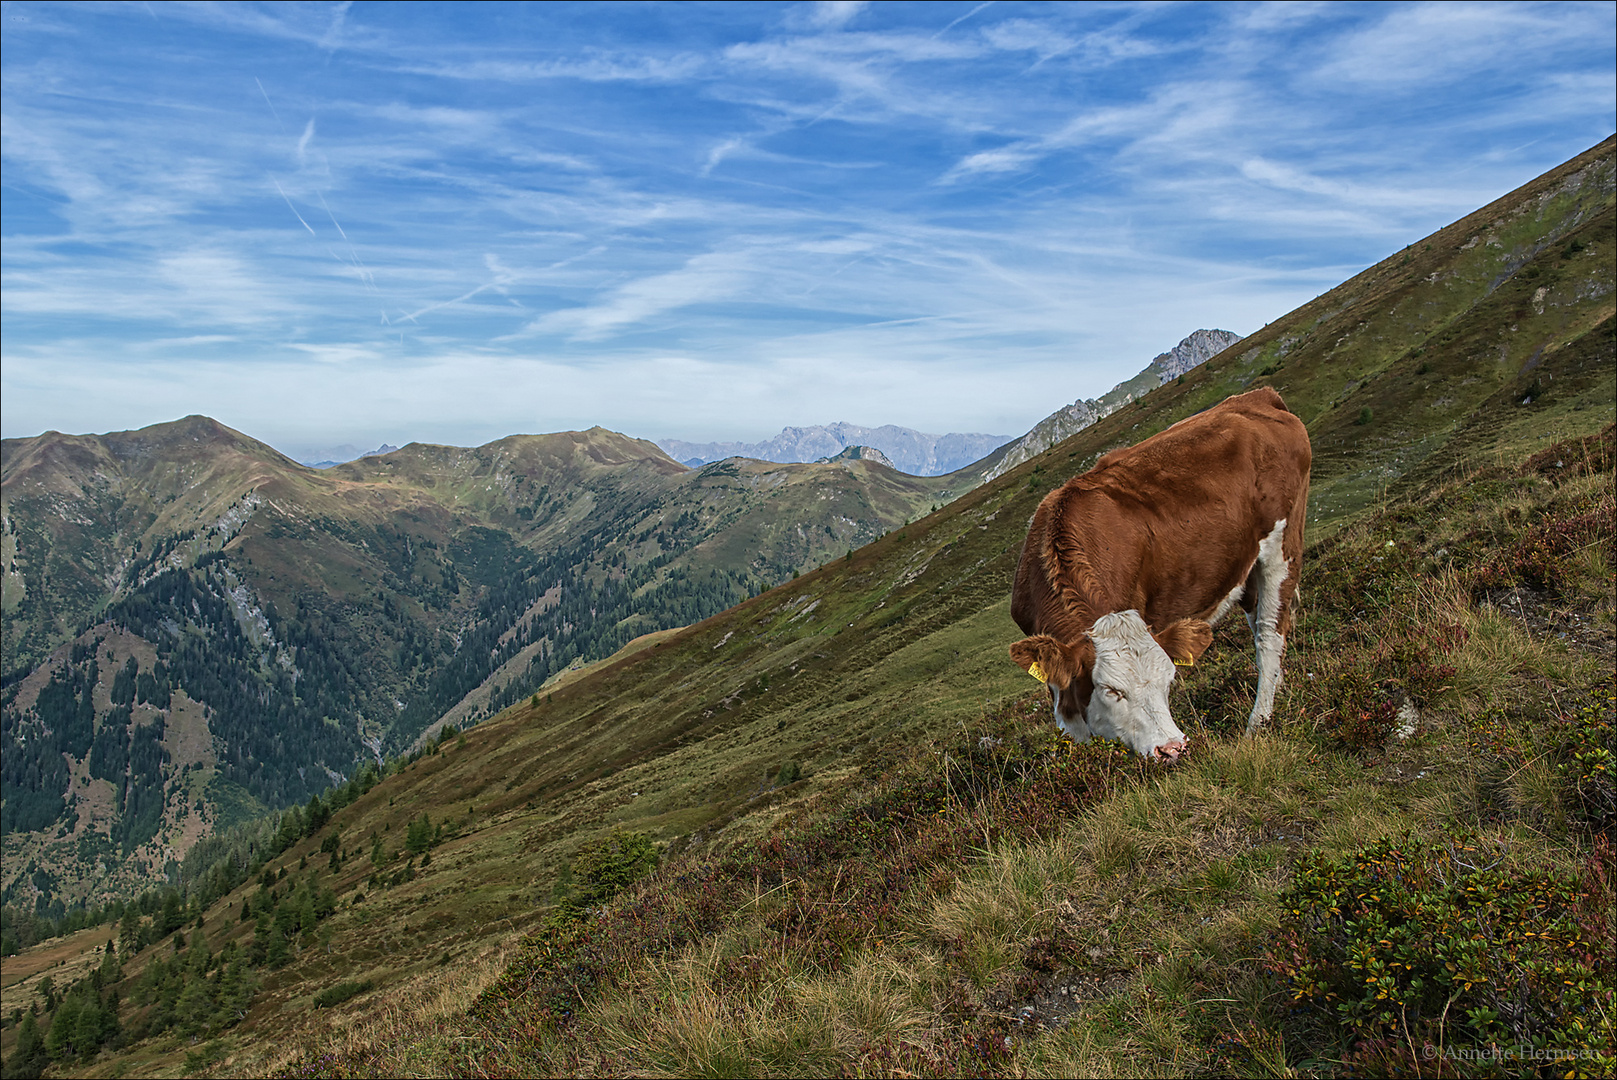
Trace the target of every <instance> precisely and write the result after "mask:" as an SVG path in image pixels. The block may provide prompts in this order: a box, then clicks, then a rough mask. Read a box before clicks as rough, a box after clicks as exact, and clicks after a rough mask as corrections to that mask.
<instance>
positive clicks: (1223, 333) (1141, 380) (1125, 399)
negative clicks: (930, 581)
mask: <svg viewBox="0 0 1617 1080" xmlns="http://www.w3.org/2000/svg"><path fill="white" fill-rule="evenodd" d="M1240 340H1241V335H1240V334H1235V333H1231V332H1230V331H1228V330H1197V331H1196V332H1195V333H1193V334H1191V335H1190V336H1189V337H1187V338H1185V340H1183V341H1181V342H1180V343H1179V344H1177V345H1175V346H1174V347H1173V348H1171V349H1169V350H1168V351H1167V352H1165V353H1162V354H1161V355H1159V356H1157V357H1156V358H1155V359H1153V360H1152V361H1151V362H1150V363H1149V364H1147V365H1146V366H1145V368H1144V369H1143V370H1142V371H1141V372H1140V373H1139V374H1138V375H1136V376H1134V378H1132V379H1130V380H1128V381H1127V382H1121V383H1118V384H1117V385H1116V386H1114V387H1112V388H1111V389H1110V390H1108V391H1107V392H1106V393H1104V394H1102V395H1101V396H1100V397H1098V398H1090V399H1087V400H1086V399H1084V398H1079V399H1078V400H1077V401H1075V402H1073V403H1072V404H1071V405H1064V406H1062V407H1061V408H1060V409H1057V410H1056V411H1055V412H1053V413H1051V414H1050V415H1049V416H1047V417H1045V418H1044V419H1043V420H1041V421H1040V422H1039V423H1038V424H1036V425H1035V426H1034V428H1033V430H1032V431H1030V432H1028V433H1027V434H1026V435H1024V436H1022V437H1021V438H1020V439H1019V440H1017V442H1016V445H1014V446H1012V447H1011V448H1010V450H1008V451H1006V453H1005V455H1004V456H1003V457H1001V458H1000V459H999V460H998V461H997V462H995V463H994V465H993V466H992V467H991V468H990V469H989V470H988V471H987V472H985V473H983V481H984V482H987V481H989V480H992V479H993V478H994V477H996V476H999V475H1001V474H1002V473H1005V472H1008V471H1009V470H1011V469H1014V468H1016V466H1018V465H1020V464H1022V462H1024V461H1027V460H1028V459H1029V458H1033V457H1037V456H1038V455H1040V454H1042V453H1044V452H1045V451H1046V450H1048V449H1050V447H1052V446H1054V445H1055V444H1056V443H1058V442H1060V441H1061V440H1062V439H1066V438H1069V437H1070V436H1072V435H1076V434H1077V433H1078V432H1080V431H1082V430H1083V429H1084V428H1086V427H1088V426H1089V425H1091V424H1093V423H1095V422H1096V421H1098V420H1101V419H1103V418H1105V417H1107V416H1110V415H1111V414H1112V413H1114V412H1116V411H1117V410H1118V409H1121V408H1122V407H1123V406H1124V405H1127V404H1128V403H1129V402H1131V401H1133V400H1134V399H1135V398H1137V397H1139V396H1140V395H1141V394H1144V393H1146V392H1147V391H1149V390H1155V389H1156V388H1157V387H1159V386H1161V385H1162V384H1163V383H1165V382H1168V381H1169V380H1170V379H1177V378H1178V377H1179V376H1181V375H1183V374H1184V373H1185V372H1187V371H1190V370H1191V369H1192V368H1196V367H1200V366H1201V365H1202V364H1205V363H1206V362H1207V361H1209V360H1211V359H1212V358H1213V357H1215V356H1217V355H1218V354H1219V353H1221V352H1223V351H1224V350H1225V349H1227V348H1229V347H1230V346H1231V345H1234V344H1235V343H1236V342H1237V341H1240Z"/></svg>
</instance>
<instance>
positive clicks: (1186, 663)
mask: <svg viewBox="0 0 1617 1080" xmlns="http://www.w3.org/2000/svg"><path fill="white" fill-rule="evenodd" d="M1173 666H1174V667H1195V666H1196V658H1195V657H1194V656H1192V657H1191V658H1190V659H1189V660H1181V659H1179V658H1178V657H1174V661H1173Z"/></svg>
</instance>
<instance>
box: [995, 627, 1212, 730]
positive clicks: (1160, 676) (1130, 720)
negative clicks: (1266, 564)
mask: <svg viewBox="0 0 1617 1080" xmlns="http://www.w3.org/2000/svg"><path fill="white" fill-rule="evenodd" d="M1212 641H1213V628H1212V627H1211V626H1209V625H1208V624H1207V623H1205V622H1203V621H1202V620H1200V619H1181V620H1180V621H1178V622H1176V623H1173V624H1171V625H1169V626H1168V627H1167V628H1166V629H1164V630H1161V631H1159V632H1157V633H1156V634H1152V632H1151V628H1150V627H1148V626H1146V625H1145V620H1144V619H1142V618H1140V613H1139V612H1138V611H1120V612H1117V613H1116V614H1113V615H1103V616H1101V617H1100V618H1099V619H1096V620H1095V625H1094V626H1093V627H1091V628H1090V631H1089V633H1088V634H1085V635H1083V636H1082V637H1080V638H1079V639H1078V641H1076V642H1074V643H1072V644H1067V643H1065V642H1062V641H1060V640H1058V639H1056V638H1053V637H1051V636H1050V635H1049V634H1035V635H1034V636H1032V637H1028V638H1023V639H1022V640H1021V641H1018V642H1017V643H1016V644H1014V645H1012V646H1011V659H1013V660H1015V661H1016V662H1017V663H1018V664H1020V665H1021V666H1022V668H1023V669H1024V670H1026V671H1027V672H1028V673H1029V674H1031V675H1032V676H1033V677H1034V678H1036V679H1038V680H1040V681H1041V682H1043V683H1044V684H1045V685H1046V686H1048V687H1049V688H1050V693H1051V695H1052V697H1053V698H1054V706H1055V719H1056V723H1057V724H1059V725H1060V726H1061V729H1062V730H1063V731H1065V732H1066V733H1067V735H1068V737H1070V738H1071V739H1073V740H1074V741H1076V742H1084V741H1085V740H1087V739H1090V738H1092V737H1094V738H1102V739H1120V740H1122V742H1123V743H1124V744H1126V745H1127V746H1128V747H1130V748H1131V749H1132V750H1134V752H1135V753H1137V754H1139V755H1140V756H1141V757H1148V758H1149V757H1154V758H1156V759H1158V760H1160V761H1176V760H1178V758H1179V755H1180V754H1181V753H1182V752H1183V751H1184V749H1185V733H1184V732H1183V731H1180V730H1179V726H1178V725H1177V724H1175V723H1174V722H1173V716H1172V715H1171V714H1170V713H1169V711H1168V688H1169V687H1170V686H1171V685H1172V684H1173V679H1174V668H1175V666H1180V667H1188V666H1190V665H1192V664H1194V663H1195V662H1196V660H1197V658H1199V657H1200V656H1201V654H1202V653H1203V652H1204V651H1206V649H1207V646H1208V645H1210V644H1212Z"/></svg>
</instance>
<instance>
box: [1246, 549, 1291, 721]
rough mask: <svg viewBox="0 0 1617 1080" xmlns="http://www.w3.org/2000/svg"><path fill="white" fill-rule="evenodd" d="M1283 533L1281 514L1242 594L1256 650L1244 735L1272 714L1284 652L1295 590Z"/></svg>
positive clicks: (1260, 550)
mask: <svg viewBox="0 0 1617 1080" xmlns="http://www.w3.org/2000/svg"><path fill="white" fill-rule="evenodd" d="M1285 534H1286V521H1285V519H1284V518H1282V519H1281V520H1279V521H1277V522H1275V527H1274V528H1273V529H1272V530H1270V532H1269V535H1268V536H1265V537H1264V538H1263V541H1262V542H1261V543H1260V544H1259V545H1258V561H1257V562H1256V563H1254V564H1253V566H1252V573H1251V574H1250V575H1249V576H1248V578H1247V589H1246V595H1245V596H1244V597H1243V598H1242V599H1243V600H1244V601H1245V602H1244V603H1243V604H1242V606H1243V607H1245V608H1246V621H1247V625H1249V626H1250V627H1251V628H1252V643H1253V645H1254V646H1255V647H1256V649H1257V654H1258V696H1257V700H1256V701H1255V702H1253V704H1252V716H1251V717H1250V718H1249V719H1248V720H1247V724H1246V731H1247V734H1248V735H1253V734H1256V733H1257V731H1258V729H1259V728H1261V727H1263V725H1264V724H1265V723H1267V722H1268V720H1269V717H1271V716H1272V715H1274V709H1275V691H1277V690H1279V689H1280V680H1281V673H1280V660H1281V657H1283V656H1284V655H1285V652H1286V631H1287V630H1289V629H1290V628H1291V625H1290V624H1291V619H1290V618H1289V615H1290V604H1291V600H1292V597H1293V595H1294V594H1295V592H1296V590H1297V582H1296V580H1295V578H1294V576H1293V574H1292V567H1291V563H1290V561H1289V560H1288V559H1287V558H1286V555H1285V552H1284V551H1283V550H1282V549H1283V546H1284V544H1283V541H1284V537H1285Z"/></svg>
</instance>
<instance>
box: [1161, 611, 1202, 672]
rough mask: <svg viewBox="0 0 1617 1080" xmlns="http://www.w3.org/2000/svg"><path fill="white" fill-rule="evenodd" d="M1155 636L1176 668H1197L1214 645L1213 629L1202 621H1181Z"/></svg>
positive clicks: (1169, 625) (1171, 624)
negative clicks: (1197, 663) (1208, 649)
mask: <svg viewBox="0 0 1617 1080" xmlns="http://www.w3.org/2000/svg"><path fill="white" fill-rule="evenodd" d="M1154 636H1155V637H1156V639H1157V644H1158V645H1161V646H1162V651H1163V652H1165V653H1167V654H1168V658H1169V659H1171V660H1172V661H1173V662H1174V664H1175V665H1176V666H1178V667H1195V666H1196V661H1197V660H1200V659H1201V656H1202V653H1204V652H1206V651H1207V646H1209V645H1211V644H1212V643H1213V628H1212V627H1211V626H1209V625H1208V624H1207V623H1206V622H1204V621H1203V620H1201V619H1180V620H1179V621H1178V622H1176V623H1170V624H1168V626H1167V628H1166V629H1163V630H1162V631H1160V632H1158V633H1157V634H1155V635H1154Z"/></svg>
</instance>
